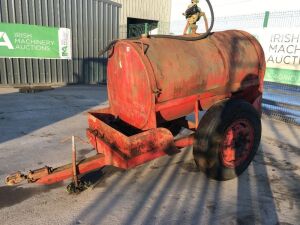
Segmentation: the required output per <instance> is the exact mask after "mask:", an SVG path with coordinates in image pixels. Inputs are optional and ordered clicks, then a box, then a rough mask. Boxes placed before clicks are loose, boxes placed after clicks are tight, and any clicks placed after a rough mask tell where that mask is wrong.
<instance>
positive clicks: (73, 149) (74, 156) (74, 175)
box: [72, 136, 78, 187]
mask: <svg viewBox="0 0 300 225" xmlns="http://www.w3.org/2000/svg"><path fill="white" fill-rule="evenodd" d="M72 168H73V180H74V185H75V187H78V177H77V165H76V145H75V137H74V136H72Z"/></svg>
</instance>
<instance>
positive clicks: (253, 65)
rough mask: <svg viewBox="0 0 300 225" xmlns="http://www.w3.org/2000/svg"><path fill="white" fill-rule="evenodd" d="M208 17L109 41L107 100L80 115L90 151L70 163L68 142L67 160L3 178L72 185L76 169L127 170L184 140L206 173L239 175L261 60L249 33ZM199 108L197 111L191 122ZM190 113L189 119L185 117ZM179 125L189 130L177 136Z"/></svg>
mask: <svg viewBox="0 0 300 225" xmlns="http://www.w3.org/2000/svg"><path fill="white" fill-rule="evenodd" d="M208 3H209V2H208ZM209 6H210V9H211V12H212V8H211V5H210V3H209ZM211 15H212V22H211V26H210V28H209V29H208V31H207V32H206V33H204V34H190V35H183V36H169V35H155V36H149V35H145V36H143V37H141V38H135V39H125V40H118V41H114V42H112V43H111V44H110V45H109V46H108V47H107V48H106V49H105V51H108V69H107V73H108V74H107V90H108V98H109V106H107V107H106V108H101V109H98V110H95V111H92V112H89V114H88V128H87V130H86V134H87V137H88V140H89V142H90V144H91V145H92V146H93V147H94V148H95V151H96V152H97V154H96V155H95V156H93V157H91V158H87V159H85V160H83V161H80V162H77V161H76V154H75V153H76V151H75V147H73V152H74V154H73V156H75V157H73V163H72V164H70V165H65V166H62V167H59V168H51V167H44V168H42V169H39V170H34V171H30V172H29V174H27V175H25V174H22V173H20V172H17V173H15V174H12V175H11V176H8V177H7V180H6V182H7V184H16V183H18V182H21V181H23V180H27V181H29V182H36V183H39V184H52V183H55V182H59V181H61V180H64V179H67V178H70V177H73V180H74V186H75V187H77V185H78V183H79V180H78V179H77V176H78V175H80V174H83V173H87V172H89V171H92V170H95V169H98V168H102V167H104V166H107V165H112V166H115V167H118V168H122V169H130V168H133V167H135V166H138V165H141V164H143V163H146V162H148V161H150V160H154V159H156V158H159V157H162V156H164V155H166V154H180V152H181V149H182V148H184V147H188V146H192V148H190V149H192V150H193V154H194V159H195V163H196V165H197V166H198V168H199V170H201V171H202V172H204V173H206V174H207V176H208V177H210V178H213V179H217V180H228V179H233V178H235V177H237V176H238V175H240V174H241V173H242V172H243V171H244V170H245V169H246V168H247V167H248V165H249V164H250V162H251V161H252V159H253V157H254V156H255V153H256V151H257V149H258V146H259V143H260V139H261V118H260V117H261V100H262V92H263V79H264V73H265V58H264V53H263V50H262V47H261V46H260V44H259V43H258V41H257V40H256V39H255V38H254V37H253V36H252V35H250V34H249V33H246V32H244V31H239V30H230V31H222V32H214V33H212V32H211V29H212V26H213V20H214V19H213V13H211ZM200 111H205V114H204V116H203V117H202V119H201V120H200V121H199V116H198V115H199V112H200ZM191 113H194V120H193V121H189V120H187V119H186V116H187V115H189V114H191ZM182 128H186V129H189V130H190V131H191V132H189V134H188V135H183V134H180V129H182Z"/></svg>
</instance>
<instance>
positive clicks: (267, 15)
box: [263, 11, 270, 28]
mask: <svg viewBox="0 0 300 225" xmlns="http://www.w3.org/2000/svg"><path fill="white" fill-rule="evenodd" d="M269 17H270V12H269V11H266V12H265V18H264V24H263V26H264V28H265V27H267V26H268V23H269Z"/></svg>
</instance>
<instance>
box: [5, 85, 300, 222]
mask: <svg viewBox="0 0 300 225" xmlns="http://www.w3.org/2000/svg"><path fill="white" fill-rule="evenodd" d="M106 99H107V94H106V87H104V86H103V87H96V86H70V87H64V88H57V89H55V90H51V91H44V92H40V93H34V94H21V93H18V92H17V91H16V90H13V89H3V88H2V89H0V180H1V184H0V224H1V225H6V224H7V225H14V224H18V225H19V224H26V225H27V224H28V225H35V224H38V225H40V224H43V225H44V224H51V225H52V224H67V225H71V224H86V225H94V224H112V225H117V224H128V225H129V224H162V225H166V224H178V225H184V224H228V225H229V224H230V225H231V224H232V225H234V224H240V225H247V224H270V225H289V224H293V225H298V224H300V149H299V146H300V128H299V127H296V126H293V125H289V124H285V123H283V122H278V121H273V120H268V119H267V118H264V119H263V139H262V142H261V147H260V150H259V152H258V154H257V155H256V157H255V160H254V162H253V163H252V164H251V165H250V167H249V169H248V170H247V171H246V172H245V173H244V174H243V175H241V176H240V177H239V178H238V179H235V180H231V181H227V182H216V181H213V180H208V179H207V178H206V177H205V176H204V175H203V174H202V173H200V172H198V171H197V169H196V167H195V165H194V162H193V157H192V154H191V153H192V152H191V151H190V149H185V150H183V151H182V152H181V153H180V154H178V155H176V156H174V157H169V156H165V157H163V158H160V159H157V160H154V161H152V162H150V163H148V164H145V165H142V166H140V167H138V168H135V169H132V170H129V171H120V170H117V169H114V168H111V167H108V168H105V169H103V170H102V171H97V172H95V173H93V174H91V175H90V177H89V178H90V179H93V180H94V181H97V182H96V183H95V184H94V186H93V187H91V188H90V189H88V190H87V191H85V192H83V193H81V194H79V195H69V194H68V193H67V192H66V190H65V186H66V185H67V182H66V183H60V184H57V185H54V186H50V187H42V186H37V185H23V186H18V187H7V186H4V183H3V181H4V178H5V176H6V175H7V174H8V173H10V172H13V171H15V170H21V171H28V170H29V169H35V168H39V167H42V166H44V165H49V166H54V167H55V166H59V165H62V164H66V163H69V162H70V158H71V147H70V140H68V138H69V137H70V136H71V135H73V134H74V135H77V136H80V137H83V138H84V137H85V128H86V126H87V124H86V111H87V110H88V109H90V108H94V107H98V106H99V105H101V104H107V100H106ZM66 140H67V141H66ZM78 144H79V146H78V152H79V156H80V157H84V156H89V155H91V154H93V150H92V149H91V147H90V146H89V145H86V144H83V143H78Z"/></svg>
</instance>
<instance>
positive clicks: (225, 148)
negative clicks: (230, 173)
mask: <svg viewBox="0 0 300 225" xmlns="http://www.w3.org/2000/svg"><path fill="white" fill-rule="evenodd" d="M253 143H254V129H253V127H252V125H251V124H250V122H249V121H248V120H245V119H240V120H236V121H234V122H233V123H232V124H231V125H230V126H229V127H228V128H227V129H226V131H225V134H224V141H223V145H222V148H221V161H222V163H223V165H224V166H226V167H229V168H235V167H238V166H239V165H241V164H242V163H243V162H244V161H245V160H247V158H248V157H249V155H250V153H251V151H252V148H253Z"/></svg>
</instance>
